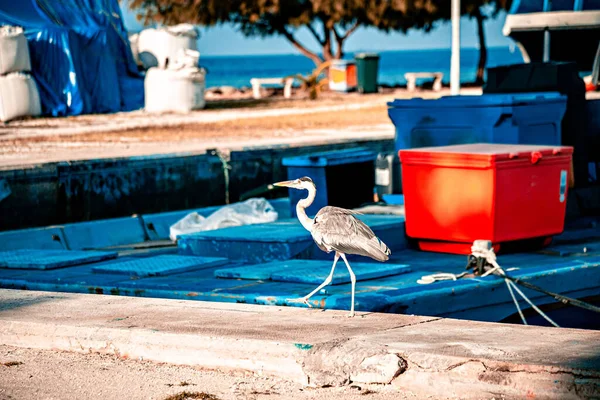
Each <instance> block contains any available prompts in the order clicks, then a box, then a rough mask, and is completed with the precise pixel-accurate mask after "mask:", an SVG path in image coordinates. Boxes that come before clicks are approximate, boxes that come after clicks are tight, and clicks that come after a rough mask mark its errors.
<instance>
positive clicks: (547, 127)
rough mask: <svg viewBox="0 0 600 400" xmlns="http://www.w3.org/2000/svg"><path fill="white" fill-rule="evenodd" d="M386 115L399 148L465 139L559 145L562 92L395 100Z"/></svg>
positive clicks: (563, 103) (465, 141) (564, 100)
mask: <svg viewBox="0 0 600 400" xmlns="http://www.w3.org/2000/svg"><path fill="white" fill-rule="evenodd" d="M388 106H389V108H388V115H389V117H390V119H391V120H392V122H393V123H394V126H395V127H396V142H395V147H396V151H398V150H400V149H407V148H416V147H428V146H447V145H453V144H468V143H505V144H541V145H560V144H561V121H562V118H563V116H564V114H565V111H566V107H567V96H564V95H561V94H560V93H558V92H538V93H514V94H483V95H481V96H444V97H441V98H439V99H431V100H426V99H409V100H395V101H393V102H391V103H388Z"/></svg>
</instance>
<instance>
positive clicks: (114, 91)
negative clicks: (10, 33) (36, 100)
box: [0, 0, 144, 116]
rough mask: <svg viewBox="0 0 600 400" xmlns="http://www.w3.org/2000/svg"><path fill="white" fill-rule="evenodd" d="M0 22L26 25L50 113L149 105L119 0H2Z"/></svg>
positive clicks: (44, 106) (44, 104) (36, 73)
mask: <svg viewBox="0 0 600 400" xmlns="http://www.w3.org/2000/svg"><path fill="white" fill-rule="evenodd" d="M0 25H17V26H22V27H23V28H24V29H25V34H26V36H27V41H28V43H29V52H30V55H31V64H32V75H33V77H34V78H35V80H36V82H37V84H38V88H39V91H40V98H41V101H42V112H43V113H44V114H46V115H53V116H64V115H79V114H90V113H110V112H118V111H131V110H135V109H139V108H141V107H143V103H144V82H143V77H142V75H141V74H140V73H139V72H138V69H137V66H136V64H135V61H134V59H133V54H132V53H131V48H130V45H129V39H128V35H127V30H126V29H125V26H124V24H123V16H122V13H121V9H120V7H119V2H118V0H61V1H54V0H19V1H15V0H0Z"/></svg>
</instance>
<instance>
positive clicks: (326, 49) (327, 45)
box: [323, 23, 333, 60]
mask: <svg viewBox="0 0 600 400" xmlns="http://www.w3.org/2000/svg"><path fill="white" fill-rule="evenodd" d="M323 35H324V36H325V41H324V43H323V57H324V58H325V60H331V59H332V58H333V53H332V52H331V29H329V28H328V27H327V25H326V24H325V23H323Z"/></svg>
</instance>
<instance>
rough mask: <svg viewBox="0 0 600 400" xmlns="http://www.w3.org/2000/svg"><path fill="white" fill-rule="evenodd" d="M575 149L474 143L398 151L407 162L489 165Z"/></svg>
mask: <svg viewBox="0 0 600 400" xmlns="http://www.w3.org/2000/svg"><path fill="white" fill-rule="evenodd" d="M572 153H573V147H570V146H544V145H523V144H497V143H473V144H460V145H453V146H436V147H419V148H414V149H404V150H400V151H399V152H398V155H399V157H400V162H402V163H403V164H435V165H447V166H467V167H479V168H486V167H491V166H492V165H493V164H495V163H498V162H502V161H507V160H519V159H522V160H530V161H531V162H532V163H535V162H537V161H539V160H540V159H543V158H547V157H553V156H561V155H562V156H564V155H570V154H572Z"/></svg>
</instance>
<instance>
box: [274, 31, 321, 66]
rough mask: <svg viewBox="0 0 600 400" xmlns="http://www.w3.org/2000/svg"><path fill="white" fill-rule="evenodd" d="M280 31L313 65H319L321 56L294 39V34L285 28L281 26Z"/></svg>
mask: <svg viewBox="0 0 600 400" xmlns="http://www.w3.org/2000/svg"><path fill="white" fill-rule="evenodd" d="M280 33H281V34H282V35H283V36H284V37H285V38H286V39H287V40H288V41H289V42H290V43H291V44H292V45H293V46H294V47H295V48H296V49H298V51H300V53H302V54H303V55H304V56H306V57H308V58H310V59H311V60H312V61H313V62H314V63H315V65H317V66H318V65H321V63H322V62H323V59H322V58H321V57H319V55H318V54H316V53H313V52H312V51H310V50H308V49H307V48H306V47H305V46H304V45H303V44H302V43H300V42H299V41H298V40H296V38H295V37H294V35H293V34H292V33H291V32H289V31H288V30H287V29H285V28H283V29H281V30H280Z"/></svg>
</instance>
